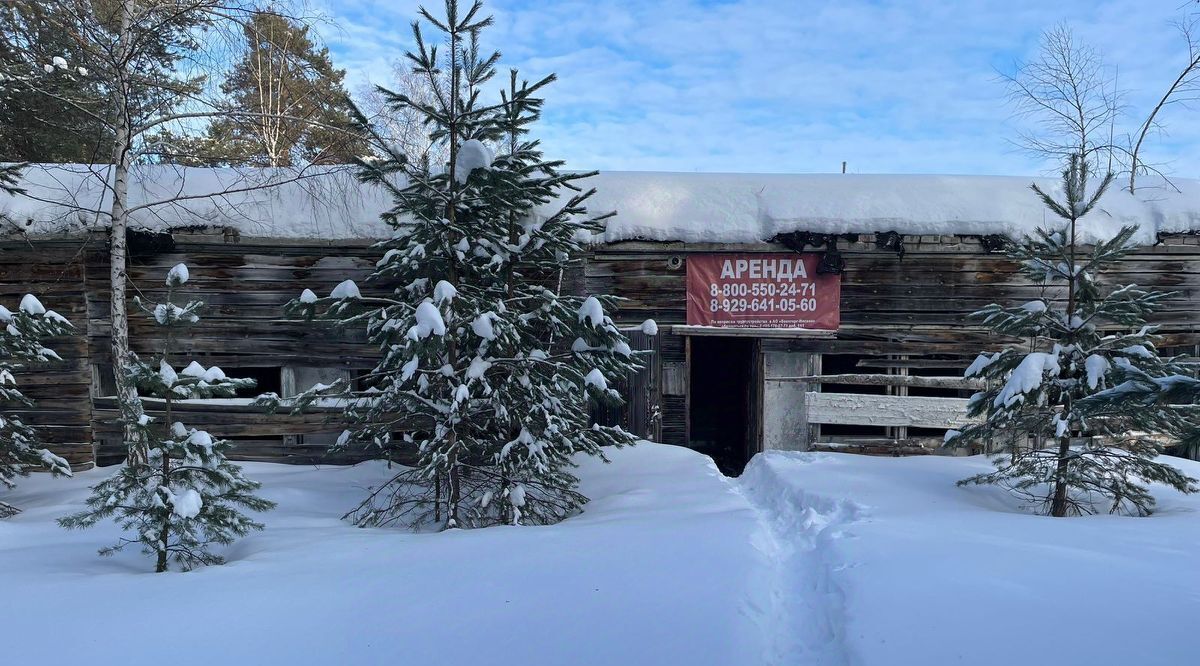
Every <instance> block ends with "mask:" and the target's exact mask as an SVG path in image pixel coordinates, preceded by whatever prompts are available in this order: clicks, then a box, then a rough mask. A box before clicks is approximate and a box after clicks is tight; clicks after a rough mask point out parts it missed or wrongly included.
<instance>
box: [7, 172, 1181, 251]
mask: <svg viewBox="0 0 1200 666" xmlns="http://www.w3.org/2000/svg"><path fill="white" fill-rule="evenodd" d="M297 175H298V174H297V172H296V171H295V170H292V169H206V168H186V167H175V166H165V165H155V166H141V167H136V168H135V169H134V171H133V173H132V179H131V185H130V199H131V205H132V207H133V208H134V209H135V210H134V211H133V213H132V217H133V221H134V223H135V224H136V225H139V226H143V227H147V228H152V229H165V228H172V227H183V226H195V225H212V226H225V227H233V228H236V229H239V230H240V231H241V232H242V233H243V234H244V235H247V236H260V237H272V238H303V239H327V240H337V239H345V238H383V237H386V236H389V235H390V230H389V228H388V227H387V225H385V224H384V223H383V222H381V221H380V220H379V215H380V213H382V212H383V211H384V210H387V209H388V208H389V207H390V205H391V201H390V198H389V197H388V196H387V195H386V194H385V193H384V192H383V191H382V190H380V189H379V188H373V187H366V186H363V185H361V184H360V183H358V182H357V180H356V179H355V178H354V175H353V173H352V172H351V171H350V170H349V169H345V168H333V169H320V170H312V169H310V170H308V171H302V172H299V175H300V176H301V177H300V178H299V179H297ZM109 182H111V177H110V176H109V175H108V171H107V168H106V167H87V166H82V165H34V166H31V167H29V168H28V169H26V171H25V174H24V178H23V186H24V187H25V188H26V189H27V190H28V192H29V196H18V197H11V196H8V195H0V215H4V216H6V217H7V218H8V219H9V220H11V221H12V222H13V223H14V224H15V225H17V227H18V228H20V229H22V230H24V232H25V233H29V234H44V233H57V232H63V231H72V230H78V229H82V228H90V227H97V226H104V225H105V224H106V223H107V222H106V220H105V219H104V217H103V216H100V215H97V214H95V213H94V212H92V213H88V211H96V210H107V202H108V200H109V188H108V185H107V183H109ZM585 182H586V183H587V184H588V185H589V186H591V187H595V188H596V189H597V193H596V195H595V196H594V197H593V198H592V199H591V200H590V201H589V203H588V206H589V209H590V210H591V211H592V212H593V213H600V212H607V211H616V212H617V213H618V215H617V216H616V217H615V218H612V219H610V220H609V224H608V230H607V231H606V232H605V234H604V235H603V236H602V237H600V238H599V239H598V240H600V241H603V242H615V241H622V240H633V239H646V240H659V241H686V242H714V243H753V242H758V241H762V240H766V239H770V238H772V237H773V236H775V235H776V234H779V233H783V232H789V231H811V232H819V233H871V232H875V231H898V232H901V233H905V234H929V235H948V234H1007V235H1014V236H1016V235H1020V234H1022V233H1028V232H1031V231H1032V230H1033V229H1034V228H1035V227H1037V226H1039V225H1043V224H1046V223H1047V222H1054V220H1051V219H1050V218H1049V215H1050V214H1049V212H1048V211H1047V210H1046V208H1045V206H1043V205H1042V202H1041V201H1040V200H1039V199H1038V198H1037V196H1036V195H1035V194H1034V193H1033V192H1032V191H1030V189H1029V185H1030V184H1031V183H1034V182H1037V183H1038V184H1039V185H1041V186H1042V187H1043V188H1045V189H1046V190H1047V191H1050V192H1059V191H1060V189H1061V186H1060V181H1059V180H1058V179H1055V178H1031V177H1019V176H927V175H859V174H801V175H787V174H712V173H659V172H603V173H601V174H600V175H598V176H596V177H595V178H592V179H590V180H588V181H585ZM279 183H282V184H279ZM263 184H278V185H277V186H275V187H268V188H265V189H263V188H261V187H259V186H260V185H263ZM1120 185H1121V183H1115V184H1114V185H1113V187H1112V188H1111V189H1110V190H1109V192H1108V193H1107V194H1106V195H1105V196H1104V198H1103V199H1102V200H1101V204H1100V206H1099V209H1098V210H1095V211H1093V212H1092V213H1091V214H1089V215H1088V216H1087V217H1085V218H1084V220H1083V224H1082V225H1081V232H1082V236H1083V239H1084V240H1095V239H1098V238H1107V237H1111V235H1112V234H1113V233H1115V232H1116V230H1117V229H1119V228H1120V227H1121V226H1123V225H1126V224H1138V225H1139V226H1141V237H1142V240H1146V241H1150V240H1153V238H1154V236H1155V234H1156V233H1165V232H1184V231H1198V230H1200V180H1185V179H1179V180H1175V181H1173V187H1172V186H1168V185H1167V184H1166V183H1164V182H1162V181H1161V180H1155V179H1151V178H1143V179H1142V180H1141V181H1140V183H1139V187H1138V193H1137V195H1136V196H1133V195H1130V194H1129V193H1128V192H1126V191H1124V190H1122V189H1121V188H1120ZM1176 188H1178V190H1179V191H1176ZM214 192H221V193H222V194H220V195H217V196H208V195H211V194H212V193H214ZM181 197H182V198H181ZM172 199H174V201H172V202H170V203H167V204H164V205H157V206H152V207H146V208H141V206H143V205H145V204H147V203H151V202H158V201H165V200H172ZM553 210H554V203H551V204H547V205H546V206H544V207H543V208H542V209H541V210H539V211H538V212H540V213H543V214H545V213H548V212H551V211H553Z"/></svg>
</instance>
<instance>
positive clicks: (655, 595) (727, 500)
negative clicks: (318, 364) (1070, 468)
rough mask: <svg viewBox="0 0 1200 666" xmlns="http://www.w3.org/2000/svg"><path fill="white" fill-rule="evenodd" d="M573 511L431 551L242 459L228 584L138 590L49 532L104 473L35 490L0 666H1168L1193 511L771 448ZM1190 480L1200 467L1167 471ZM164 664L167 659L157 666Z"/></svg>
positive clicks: (599, 496) (1189, 589)
mask: <svg viewBox="0 0 1200 666" xmlns="http://www.w3.org/2000/svg"><path fill="white" fill-rule="evenodd" d="M612 457H613V464H611V465H602V464H599V463H595V462H587V463H585V466H584V468H583V470H582V476H583V478H584V487H583V490H584V492H585V493H587V494H588V495H589V496H590V497H592V498H593V501H592V502H591V503H590V504H588V505H587V507H586V510H585V512H584V514H583V515H581V516H579V517H576V518H574V519H572V520H570V521H568V522H566V523H563V524H561V525H558V526H554V527H545V528H491V529H487V530H477V531H456V532H449V533H443V534H409V533H406V532H402V531H399V530H369V529H368V530H364V529H357V528H354V527H351V526H349V525H347V524H345V523H343V522H341V521H339V520H338V516H339V515H340V514H341V513H342V512H343V511H345V510H346V509H348V508H350V507H351V506H352V505H353V504H354V503H355V501H356V499H357V498H359V497H361V494H362V487H364V486H366V485H369V484H371V483H373V482H376V481H379V480H381V479H383V478H384V477H385V476H386V474H387V471H386V470H385V469H384V468H383V467H382V466H381V465H376V464H368V465H360V466H358V467H354V468H336V467H326V468H320V469H316V468H311V467H289V466H283V465H269V464H249V465H247V466H246V467H247V474H248V475H249V476H251V477H253V478H256V479H259V480H261V481H263V482H264V484H265V488H264V490H265V495H266V496H267V497H269V498H270V499H273V500H275V501H277V502H279V505H280V508H279V509H278V510H276V511H275V512H273V513H270V514H267V515H266V516H265V517H264V521H265V522H266V523H267V530H266V531H265V532H262V533H259V534H257V535H254V536H252V537H249V538H247V539H244V540H243V541H241V542H239V543H238V544H236V545H235V546H234V547H232V548H231V549H230V550H229V551H228V553H227V554H228V556H229V559H230V563H229V564H227V565H226V566H222V567H210V568H206V569H200V570H197V571H194V572H191V573H186V574H180V573H171V574H162V575H156V574H152V573H148V572H149V570H150V569H151V566H152V563H151V562H150V560H149V559H148V558H145V557H143V556H141V555H139V554H138V553H136V552H127V553H122V554H119V555H117V556H116V557H115V558H112V559H101V558H98V557H96V556H95V549H96V548H98V547H100V546H104V545H108V544H109V543H111V542H112V541H113V540H114V539H115V537H116V532H115V531H114V530H113V529H112V528H111V527H106V528H96V529H93V530H89V531H84V532H66V531H63V530H61V529H59V528H58V527H56V526H55V525H54V522H53V519H54V518H56V517H58V516H61V515H63V514H65V513H68V512H69V511H72V510H74V509H76V508H78V507H79V506H80V505H81V503H82V501H83V498H84V497H85V495H86V487H87V485H88V484H90V483H94V482H95V481H97V480H98V479H99V478H101V475H103V474H105V473H106V472H105V471H103V470H101V471H96V472H87V473H83V474H80V475H78V476H77V478H75V479H73V480H62V479H50V478H46V477H44V476H35V477H33V478H31V479H26V480H23V481H22V483H21V485H20V486H19V487H18V488H17V490H15V491H12V492H8V493H5V499H6V500H7V501H10V502H12V503H14V504H17V505H18V506H22V507H23V508H24V509H25V511H24V513H22V514H21V515H19V516H17V517H15V518H12V519H9V520H6V521H0V598H2V599H3V603H0V641H2V643H3V645H4V647H3V648H2V649H0V653H2V654H3V655H4V656H3V663H12V664H26V663H30V664H32V663H37V664H76V663H84V662H87V663H99V664H105V663H122V664H145V663H167V662H169V663H172V664H244V663H254V664H277V663H278V664H330V663H338V664H341V663H345V664H376V663H379V664H383V663H388V664H396V663H406V664H472V665H474V664H667V665H670V664H688V665H692V664H732V665H737V664H748V665H749V664H838V665H841V664H847V665H848V664H872V665H874V664H948V663H965V664H974V665H979V664H1023V665H1024V664H1041V663H1055V664H1058V665H1060V666H1069V665H1071V664H1088V665H1089V666H1097V665H1103V664H1130V663H1134V664H1139V666H1141V665H1147V664H1183V663H1191V662H1192V661H1194V659H1195V647H1194V645H1195V641H1194V638H1193V634H1192V633H1191V631H1190V630H1191V627H1192V625H1193V624H1194V622H1195V617H1196V612H1197V611H1200V567H1198V566H1197V560H1196V557H1197V553H1200V498H1194V497H1187V498H1185V497H1182V496H1179V495H1176V494H1171V493H1167V492H1164V493H1161V494H1160V505H1161V507H1160V508H1161V510H1160V512H1159V513H1158V514H1156V515H1155V516H1153V517H1150V518H1145V519H1133V518H1114V517H1108V516H1099V517H1091V518H1080V519H1069V520H1055V519H1050V518H1042V517H1037V516H1032V515H1028V514H1024V513H1021V512H1020V511H1019V510H1017V509H1015V508H1014V506H1013V504H1012V502H1011V501H1010V500H1009V498H1008V497H1007V496H1005V495H1003V494H1002V493H1001V492H999V491H997V490H996V489H992V488H968V489H963V488H956V487H954V485H953V482H954V481H955V480H957V479H959V478H962V477H964V476H967V475H969V474H971V473H973V472H975V471H978V470H980V469H983V468H985V467H986V465H987V462H986V461H985V460H983V459H981V458H940V457H922V458H868V457H860V456H852V455H845V454H796V453H790V454H789V453H771V454H767V455H763V456H759V457H758V458H756V459H755V460H754V461H752V462H751V464H750V466H749V467H748V469H747V471H746V473H745V474H744V475H743V476H742V478H741V479H737V480H729V479H725V478H724V477H722V476H720V474H719V473H718V472H717V471H716V469H715V468H714V467H713V466H712V464H711V463H710V462H709V461H708V460H707V459H706V458H704V457H702V456H700V455H699V454H696V453H693V452H691V451H688V450H685V449H680V448H675V447H669V446H662V445H641V446H638V447H635V448H633V449H628V450H622V451H618V452H615V453H614V454H613V456H612ZM1177 463H1178V464H1179V465H1180V466H1183V467H1185V468H1186V470H1187V471H1188V472H1189V473H1191V474H1192V475H1193V476H1200V464H1198V463H1191V462H1188V461H1177ZM163 655H168V656H165V657H164V656H163Z"/></svg>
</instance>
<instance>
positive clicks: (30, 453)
mask: <svg viewBox="0 0 1200 666" xmlns="http://www.w3.org/2000/svg"><path fill="white" fill-rule="evenodd" d="M0 326H3V327H4V330H2V331H0V404H2V405H3V406H4V408H5V410H4V411H5V412H9V410H11V409H13V408H17V409H28V408H29V407H30V406H31V405H32V404H33V403H32V402H31V401H30V400H29V398H27V397H25V395H24V394H23V393H22V392H21V389H20V388H19V387H18V386H17V379H16V375H17V374H19V373H20V371H21V370H22V369H24V368H27V367H30V366H34V365H41V364H44V363H48V362H51V361H58V360H62V359H60V358H59V357H58V354H56V353H54V351H53V350H51V349H48V348H46V347H45V346H43V345H42V340H44V339H46V338H51V337H57V336H62V335H69V334H71V333H72V332H73V331H74V330H75V329H74V328H72V327H71V324H70V323H69V322H68V321H67V320H66V319H65V318H63V317H62V316H61V315H59V314H58V313H57V312H55V311H53V310H47V309H46V308H45V307H43V306H42V304H41V303H40V302H38V299H37V298H35V297H34V296H33V295H26V296H25V297H24V298H22V299H21V306H20V307H19V308H17V311H16V312H10V311H9V310H8V308H5V307H4V306H0ZM36 468H42V469H45V470H47V471H49V472H50V473H52V474H63V475H66V476H70V475H71V466H70V465H68V464H67V461H66V460H63V459H62V458H60V457H59V456H56V455H54V454H53V453H51V452H50V451H49V450H48V449H46V448H45V447H44V446H42V444H41V442H40V440H39V437H38V433H37V430H36V429H35V428H33V427H31V426H29V425H28V424H26V423H25V422H23V421H22V420H21V417H20V416H18V415H16V414H12V413H4V414H0V486H3V487H5V488H12V487H13V486H14V485H15V483H14V480H15V479H16V478H17V477H18V476H24V475H26V474H28V473H29V471H30V470H31V469H36ZM17 511H18V509H17V508H16V507H14V506H12V505H11V504H6V503H4V502H0V518H6V517H8V516H12V515H14V514H16V513H17Z"/></svg>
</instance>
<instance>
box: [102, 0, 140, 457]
mask: <svg viewBox="0 0 1200 666" xmlns="http://www.w3.org/2000/svg"><path fill="white" fill-rule="evenodd" d="M131 32H132V7H131V6H130V4H129V2H128V1H126V2H122V3H121V27H120V35H119V37H118V41H117V54H116V55H117V63H119V66H118V67H117V79H118V80H117V95H116V99H115V100H114V101H115V103H116V131H115V136H114V139H113V197H112V210H111V213H112V228H111V232H110V235H109V266H110V269H109V270H110V272H109V281H110V283H111V284H110V286H111V291H112V297H111V298H110V302H109V318H110V320H111V321H112V359H113V377H114V379H115V381H116V386H117V404H118V405H119V406H120V408H121V421H122V423H123V424H124V436H125V446H126V448H127V450H128V454H127V460H126V462H127V463H128V464H130V465H142V464H146V462H147V461H148V458H149V456H148V451H147V450H146V442H145V441H144V440H143V438H142V433H141V430H140V429H139V428H138V427H137V423H138V420H139V419H141V417H142V414H143V413H144V412H143V410H142V401H141V399H140V398H139V397H138V392H137V387H136V386H134V385H133V383H132V382H130V381H129V379H128V369H129V364H130V361H131V352H130V349H129V310H128V305H127V299H126V282H127V280H128V275H127V274H126V233H125V232H126V229H127V227H128V222H129V220H128V214H127V209H128V196H129V166H130V155H131V149H132V143H133V117H132V113H131V110H130V108H129V103H130V92H131V91H130V86H129V79H128V77H127V76H126V69H125V67H127V66H128V54H129V50H130V48H131V44H130V40H131V38H132V35H131Z"/></svg>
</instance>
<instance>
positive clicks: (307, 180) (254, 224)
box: [0, 164, 391, 240]
mask: <svg viewBox="0 0 1200 666" xmlns="http://www.w3.org/2000/svg"><path fill="white" fill-rule="evenodd" d="M111 184H112V174H111V168H110V167H108V166H105V165H98V166H89V165H81V164H55V165H50V164H46V165H41V164H35V165H31V166H29V167H27V168H26V169H25V170H24V171H23V172H22V176H21V183H20V186H21V187H22V188H23V189H25V191H26V194H25V195H18V196H15V197H14V196H9V195H6V194H0V215H2V216H4V217H5V218H7V220H8V221H9V222H11V223H12V224H13V225H15V227H16V229H19V230H21V231H23V232H24V233H27V234H30V235H39V234H50V233H62V232H71V231H80V230H83V229H89V228H97V227H100V228H102V227H105V226H107V225H108V216H107V212H108V211H109V209H110V207H111V205H112V188H111ZM154 204H157V205H154ZM144 206H145V207H144ZM128 207H129V209H130V218H131V224H132V225H133V226H137V227H142V228H147V229H157V230H162V229H170V228H177V227H194V226H200V225H204V226H214V227H232V228H235V229H238V230H240V231H241V232H242V233H243V234H244V235H247V236H258V237H266V238H304V239H329V240H337V239H346V238H385V237H388V236H390V235H391V231H390V229H389V228H388V226H387V225H386V224H384V223H383V221H382V220H380V219H379V216H380V214H381V213H383V212H384V211H385V210H388V209H389V208H390V207H391V198H390V197H389V196H388V195H387V194H386V193H385V192H384V191H383V190H381V189H380V188H372V187H364V186H363V185H362V184H361V183H359V182H358V180H357V179H356V178H355V175H354V172H353V170H352V169H350V168H346V167H321V168H308V169H289V168H279V169H262V168H255V169H231V168H199V167H179V166H173V165H146V166H136V167H134V168H133V169H132V171H131V173H130V182H129V206H128ZM97 211H103V213H104V214H98V213H97ZM10 230H14V229H10Z"/></svg>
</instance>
